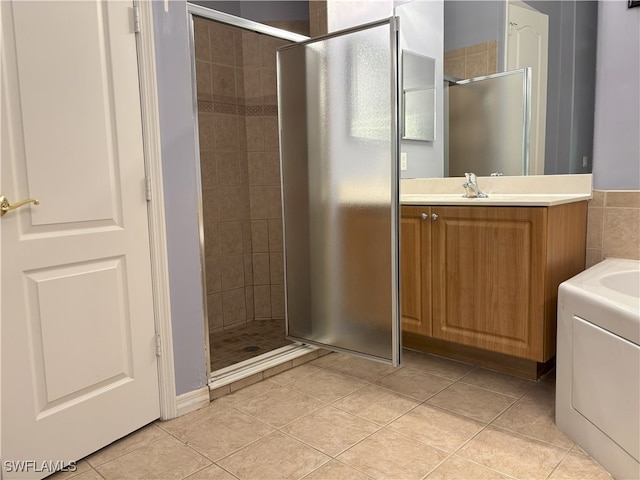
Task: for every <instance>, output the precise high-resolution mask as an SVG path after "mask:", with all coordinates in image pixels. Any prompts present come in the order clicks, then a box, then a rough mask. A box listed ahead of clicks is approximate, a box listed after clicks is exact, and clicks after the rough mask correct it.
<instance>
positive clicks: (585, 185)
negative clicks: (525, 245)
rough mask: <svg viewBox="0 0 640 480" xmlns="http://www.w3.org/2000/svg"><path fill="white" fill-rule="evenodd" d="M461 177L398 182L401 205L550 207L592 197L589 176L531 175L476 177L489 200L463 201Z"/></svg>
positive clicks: (462, 181)
mask: <svg viewBox="0 0 640 480" xmlns="http://www.w3.org/2000/svg"><path fill="white" fill-rule="evenodd" d="M463 183H464V178H416V179H402V180H401V182H400V203H401V204H402V205H456V206H465V205H486V206H522V207H550V206H553V205H561V204H563V203H571V202H580V201H585V200H589V199H591V197H592V176H591V175H590V174H577V175H531V176H520V177H478V186H479V187H480V189H481V190H482V191H483V192H484V193H486V194H487V195H488V198H465V197H463V195H464V193H465V192H464V188H463V187H462V184H463Z"/></svg>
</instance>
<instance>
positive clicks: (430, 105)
mask: <svg viewBox="0 0 640 480" xmlns="http://www.w3.org/2000/svg"><path fill="white" fill-rule="evenodd" d="M435 106H436V61H435V59H434V58H431V57H425V56H424V55H418V54H417V53H413V52H409V51H407V50H403V51H402V110H403V115H402V138H403V139H404V140H422V141H426V142H433V141H434V140H435V138H436V108H435Z"/></svg>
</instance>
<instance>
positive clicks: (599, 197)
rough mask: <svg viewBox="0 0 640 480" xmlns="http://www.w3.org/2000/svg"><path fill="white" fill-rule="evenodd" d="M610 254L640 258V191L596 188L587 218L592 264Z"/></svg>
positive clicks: (588, 245) (588, 255)
mask: <svg viewBox="0 0 640 480" xmlns="http://www.w3.org/2000/svg"><path fill="white" fill-rule="evenodd" d="M607 257H619V258H632V259H635V260H640V191H638V190H634V191H621V190H594V192H593V199H592V200H590V201H589V210H588V218H587V258H586V267H587V268H588V267H590V266H592V265H594V264H596V263H598V262H600V261H602V260H603V259H605V258H607Z"/></svg>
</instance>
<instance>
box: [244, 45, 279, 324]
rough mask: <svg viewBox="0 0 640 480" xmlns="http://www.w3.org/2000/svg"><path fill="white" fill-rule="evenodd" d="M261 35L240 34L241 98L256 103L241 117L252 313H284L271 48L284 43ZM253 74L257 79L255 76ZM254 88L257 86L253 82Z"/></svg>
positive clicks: (271, 315) (267, 315)
mask: <svg viewBox="0 0 640 480" xmlns="http://www.w3.org/2000/svg"><path fill="white" fill-rule="evenodd" d="M287 43H288V42H287V41H285V40H278V39H274V38H271V37H268V36H266V35H260V36H257V35H252V34H244V33H243V48H244V54H245V64H244V71H245V75H246V76H250V77H251V78H252V80H251V81H250V82H245V86H248V87H249V88H247V89H246V90H245V92H244V93H245V97H244V101H245V103H246V104H247V105H261V107H262V110H257V109H250V110H248V111H247V114H246V116H245V117H244V124H245V128H246V149H247V159H248V173H249V209H250V218H251V232H252V246H253V251H252V265H253V317H254V318H256V319H261V318H284V258H283V248H282V200H281V194H280V153H279V145H278V117H277V88H276V61H275V58H276V49H277V48H278V47H280V46H282V45H285V44H287ZM258 77H259V79H260V81H259V82H258V81H257V80H256V79H257V78H258ZM258 84H259V85H260V89H259V90H258V89H257V85H258Z"/></svg>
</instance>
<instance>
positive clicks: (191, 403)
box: [176, 387, 209, 417]
mask: <svg viewBox="0 0 640 480" xmlns="http://www.w3.org/2000/svg"><path fill="white" fill-rule="evenodd" d="M176 405H177V407H178V416H179V417H180V416H182V415H185V414H187V413H189V412H193V411H194V410H198V409H199V408H203V407H206V406H207V405H209V387H202V388H200V389H198V390H194V391H192V392H187V393H183V394H182V395H178V396H177V397H176Z"/></svg>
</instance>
